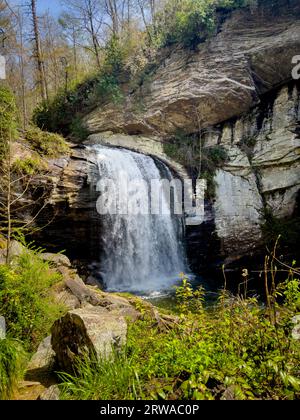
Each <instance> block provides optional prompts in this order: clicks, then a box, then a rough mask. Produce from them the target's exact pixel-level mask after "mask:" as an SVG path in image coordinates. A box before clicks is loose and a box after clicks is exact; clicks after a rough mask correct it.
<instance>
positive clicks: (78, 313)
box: [51, 306, 127, 372]
mask: <svg viewBox="0 0 300 420" xmlns="http://www.w3.org/2000/svg"><path fill="white" fill-rule="evenodd" d="M126 335H127V324H126V321H125V319H124V317H123V316H120V315H115V314H113V313H110V312H108V311H107V310H106V309H105V308H100V307H92V306H87V307H85V308H81V309H76V310H73V311H70V312H68V313H67V314H66V315H65V316H64V317H62V318H61V319H59V320H58V321H56V322H55V323H54V325H53V327H52V341H51V342H52V347H53V349H54V351H55V353H56V358H57V362H58V364H59V367H60V368H61V369H62V370H64V371H66V372H74V369H75V364H76V359H77V358H78V357H84V356H85V355H88V356H89V357H95V356H96V357H97V358H98V359H99V360H100V359H103V358H104V359H105V358H108V357H110V356H111V354H112V352H113V351H114V349H120V348H121V346H122V345H124V344H125V343H126Z"/></svg>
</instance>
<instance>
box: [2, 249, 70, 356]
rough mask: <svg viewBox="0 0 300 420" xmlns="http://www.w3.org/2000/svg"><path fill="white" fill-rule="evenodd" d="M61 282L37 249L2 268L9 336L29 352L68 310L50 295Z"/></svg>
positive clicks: (3, 293)
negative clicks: (11, 264)
mask: <svg viewBox="0 0 300 420" xmlns="http://www.w3.org/2000/svg"><path fill="white" fill-rule="evenodd" d="M60 279H61V276H60V275H59V274H57V273H56V272H55V271H53V270H52V269H51V268H50V266H49V264H48V263H46V262H44V261H43V260H42V259H41V258H40V257H39V254H38V252H35V251H33V250H27V251H25V252H24V253H23V254H22V255H21V256H20V257H18V258H17V259H16V260H15V261H14V264H13V266H12V267H10V266H6V265H0V313H1V314H2V315H3V316H4V317H5V319H6V321H7V328H8V333H9V334H10V335H11V336H12V337H14V338H17V339H19V340H21V341H22V342H23V343H24V345H25V347H26V348H27V349H29V350H31V349H34V347H35V346H36V345H37V344H38V343H39V342H40V341H41V340H42V339H43V338H44V337H45V336H46V335H47V334H48V332H49V330H50V327H51V326H52V324H53V322H54V321H55V320H56V319H57V318H58V317H59V316H60V315H61V313H62V312H63V311H64V308H63V307H62V306H61V305H58V304H57V303H56V302H55V301H54V298H52V297H51V296H50V294H49V288H50V287H51V286H52V285H54V284H55V283H57V282H58V281H60Z"/></svg>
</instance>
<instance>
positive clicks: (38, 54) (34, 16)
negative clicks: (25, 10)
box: [31, 0, 48, 101]
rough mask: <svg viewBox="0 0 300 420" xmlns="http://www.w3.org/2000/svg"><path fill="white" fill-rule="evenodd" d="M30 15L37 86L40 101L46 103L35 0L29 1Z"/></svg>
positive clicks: (46, 95)
mask: <svg viewBox="0 0 300 420" xmlns="http://www.w3.org/2000/svg"><path fill="white" fill-rule="evenodd" d="M31 14H32V24H33V33H34V42H35V56H36V63H37V70H38V79H39V84H40V88H41V95H42V99H43V100H44V101H47V99H48V94H47V86H46V80H45V68H44V62H43V58H42V51H41V41H40V32H39V25H38V19H37V13H36V0H31Z"/></svg>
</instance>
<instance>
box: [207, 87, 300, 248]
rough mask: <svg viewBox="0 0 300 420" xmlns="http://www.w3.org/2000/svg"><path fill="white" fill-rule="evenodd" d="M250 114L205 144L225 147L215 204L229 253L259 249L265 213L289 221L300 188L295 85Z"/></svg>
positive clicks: (213, 134) (217, 222)
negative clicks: (257, 247)
mask: <svg viewBox="0 0 300 420" xmlns="http://www.w3.org/2000/svg"><path fill="white" fill-rule="evenodd" d="M264 100H265V102H263V104H262V105H261V106H258V107H256V108H255V109H254V110H252V111H251V112H250V113H249V114H247V115H245V116H244V117H242V118H238V119H236V120H234V121H231V122H229V123H225V124H224V125H223V126H222V127H221V128H219V127H215V128H214V129H213V130H212V132H211V133H210V134H209V135H207V136H206V146H211V145H217V144H218V145H222V146H223V148H224V149H225V150H226V151H227V154H228V161H227V162H226V164H225V165H224V166H223V167H222V168H221V169H218V170H217V172H216V175H215V183H216V199H215V202H214V205H213V208H214V213H215V225H216V231H217V234H218V237H219V238H220V239H221V241H222V248H223V251H224V253H225V254H232V253H240V252H245V251H247V250H251V248H252V247H256V246H257V244H258V243H259V241H260V238H261V224H262V223H263V222H264V216H265V212H266V211H267V212H271V213H272V214H273V216H274V217H277V218H286V217H291V216H293V214H294V213H295V211H296V205H297V197H298V191H299V186H300V163H299V159H300V138H299V121H300V113H299V109H300V108H299V105H300V95H299V90H298V88H297V86H296V85H293V84H292V85H290V86H286V87H284V88H282V89H280V90H279V91H278V92H277V93H276V95H274V94H273V96H272V97H271V98H270V96H267V97H266V98H264Z"/></svg>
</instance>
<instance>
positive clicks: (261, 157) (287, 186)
mask: <svg viewBox="0 0 300 420" xmlns="http://www.w3.org/2000/svg"><path fill="white" fill-rule="evenodd" d="M299 54H300V4H299V2H298V1H294V0H291V1H287V0H282V1H278V2H277V6H276V7H273V8H272V9H270V8H266V9H264V8H258V9H255V10H252V11H251V10H249V9H246V10H239V11H235V12H233V13H232V15H231V16H230V17H227V19H226V20H225V22H224V23H223V24H222V26H221V27H220V29H219V32H218V34H217V35H216V36H214V37H212V38H211V39H208V40H207V41H206V42H205V43H203V44H201V45H200V46H199V48H198V50H197V51H190V50H185V49H183V48H180V47H176V48H173V49H171V50H170V49H169V50H166V51H164V52H162V53H160V56H159V58H158V60H157V66H156V69H155V71H153V73H152V75H151V77H148V78H147V83H144V84H142V85H141V86H140V87H139V88H138V89H136V90H135V91H128V92H127V93H126V92H125V100H124V103H122V105H118V106H116V105H115V104H114V105H113V104H106V105H104V106H101V107H99V108H97V109H95V110H94V111H93V112H92V113H90V114H88V115H87V116H86V117H85V119H84V121H85V124H86V126H87V128H88V129H89V131H90V132H91V135H90V138H89V140H88V142H87V144H90V143H92V144H93V143H101V144H106V145H113V146H118V147H120V146H121V147H125V148H129V149H133V150H136V151H140V152H141V153H145V154H150V155H153V156H155V157H157V158H159V159H161V160H164V161H165V162H166V163H167V164H169V165H170V166H171V167H172V168H173V169H174V170H175V171H177V172H178V174H179V175H180V176H181V177H182V176H184V174H185V173H187V172H186V170H188V168H182V167H180V165H178V164H177V163H176V162H174V161H173V162H172V161H171V160H170V159H169V158H168V157H167V156H166V155H165V154H164V142H165V141H167V140H168V139H169V138H170V137H171V136H172V135H173V134H174V132H175V131H176V130H178V129H180V130H183V131H184V132H185V133H187V134H191V133H195V132H198V131H199V128H200V129H201V134H202V137H203V141H204V148H210V147H213V146H222V147H223V148H224V149H225V150H226V153H227V155H228V159H227V160H226V162H225V163H224V164H223V165H222V166H220V167H218V168H217V169H216V171H215V174H214V179H213V182H214V184H215V193H214V197H213V199H211V200H209V201H208V202H207V203H206V215H205V222H204V223H203V224H202V225H201V226H199V227H196V228H188V230H187V234H188V240H187V242H188V247H189V251H188V253H189V254H190V255H192V259H194V260H201V261H202V263H201V264H200V265H203V266H205V264H206V262H207V261H208V259H209V258H208V255H209V254H213V255H215V256H218V258H219V256H221V257H222V258H223V259H224V258H225V259H226V258H229V259H235V258H239V257H240V256H242V255H245V254H247V253H251V252H252V251H254V250H255V249H256V248H257V247H258V246H259V245H260V244H261V242H262V225H263V224H264V222H265V214H266V211H267V212H271V213H272V215H273V216H274V217H277V218H288V217H292V216H294V215H295V214H296V213H297V211H298V198H299V184H300V165H299V150H300V137H299V134H300V125H299V124H300V123H299V122H300V106H299V104H300V94H299V92H300V88H299V82H297V81H295V80H292V68H293V64H292V57H293V56H295V55H299ZM141 102H142V106H137V105H138V103H139V104H141ZM51 165H52V166H51ZM51 165H50V166H51V167H52V169H51V172H52V178H51V182H52V192H51V196H50V199H49V203H48V206H47V208H46V210H47V211H46V212H44V216H42V217H41V223H46V222H47V220H49V212H50V214H53V215H55V221H54V223H53V224H51V225H50V226H48V228H47V232H46V234H47V235H48V243H50V244H51V243H52V242H53V243H55V241H56V240H57V238H60V240H61V234H60V233H61V231H62V230H63V231H64V241H63V242H64V243H60V247H61V246H63V247H65V249H67V250H68V251H69V250H71V251H70V255H71V256H72V255H75V256H76V255H79V254H81V256H82V254H85V253H86V255H87V256H89V258H93V257H96V258H98V257H99V237H100V236H101V220H100V219H99V215H98V214H97V212H96V210H95V201H96V199H97V193H96V190H95V185H94V183H93V179H95V174H96V172H97V168H96V165H95V162H94V161H93V157H92V155H91V154H90V152H89V150H88V149H87V148H85V147H83V146H81V145H77V146H75V147H74V148H73V151H72V153H71V155H70V156H69V157H67V158H64V159H60V160H56V161H53V162H52V163H51ZM43 218H44V219H43ZM43 235H44V234H43ZM87 238H88V240H87ZM212 238H213V239H212ZM83 241H84V243H85V246H84V247H82V246H81V245H80V246H79V245H78V244H82V243H83ZM196 265H197V264H196Z"/></svg>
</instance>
